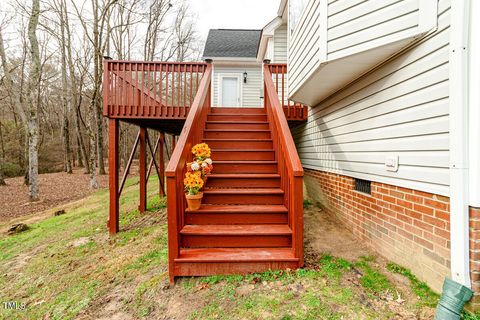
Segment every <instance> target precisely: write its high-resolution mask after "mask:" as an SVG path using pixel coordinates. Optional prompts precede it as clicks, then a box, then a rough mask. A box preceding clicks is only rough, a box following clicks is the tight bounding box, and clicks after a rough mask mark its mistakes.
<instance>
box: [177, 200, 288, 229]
mask: <svg viewBox="0 0 480 320" xmlns="http://www.w3.org/2000/svg"><path fill="white" fill-rule="evenodd" d="M185 223H186V224H197V225H201V224H286V223H288V210H287V208H286V207H285V206H283V205H235V206H228V205H205V204H202V206H201V207H200V209H199V210H194V211H191V210H188V209H187V210H186V211H185Z"/></svg>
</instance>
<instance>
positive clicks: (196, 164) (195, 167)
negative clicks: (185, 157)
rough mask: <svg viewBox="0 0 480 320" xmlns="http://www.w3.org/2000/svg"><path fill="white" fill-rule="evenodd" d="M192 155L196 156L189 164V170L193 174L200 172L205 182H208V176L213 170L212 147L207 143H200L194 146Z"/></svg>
mask: <svg viewBox="0 0 480 320" xmlns="http://www.w3.org/2000/svg"><path fill="white" fill-rule="evenodd" d="M192 153H193V154H194V160H193V161H192V162H191V163H188V164H187V170H189V171H191V172H196V171H200V172H201V174H202V179H203V181H204V182H207V175H208V174H210V173H211V172H212V170H213V161H212V159H211V158H210V156H211V150H210V147H209V146H208V144H206V143H199V144H196V145H194V146H193V148H192Z"/></svg>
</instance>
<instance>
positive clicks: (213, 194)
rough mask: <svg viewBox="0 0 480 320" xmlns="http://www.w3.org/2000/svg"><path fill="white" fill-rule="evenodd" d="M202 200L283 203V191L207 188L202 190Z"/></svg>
mask: <svg viewBox="0 0 480 320" xmlns="http://www.w3.org/2000/svg"><path fill="white" fill-rule="evenodd" d="M207 184H208V182H207ZM202 202H203V203H205V204H283V191H282V190H281V189H279V188H247V189H242V188H229V189H209V188H207V189H206V190H204V191H203V200H202Z"/></svg>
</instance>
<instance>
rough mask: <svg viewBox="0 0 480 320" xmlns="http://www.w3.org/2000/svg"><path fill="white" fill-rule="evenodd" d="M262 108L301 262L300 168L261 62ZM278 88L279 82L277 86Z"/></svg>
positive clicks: (284, 116)
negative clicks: (265, 113)
mask: <svg viewBox="0 0 480 320" xmlns="http://www.w3.org/2000/svg"><path fill="white" fill-rule="evenodd" d="M263 72H264V77H263V78H264V86H265V99H264V103H265V110H266V112H267V116H268V122H269V125H270V130H271V132H272V139H273V147H274V149H275V154H276V160H277V166H278V172H279V174H280V179H281V180H280V186H281V188H282V190H283V192H284V205H285V206H286V207H287V209H288V224H289V226H290V228H291V229H292V247H293V253H294V255H295V257H296V258H298V259H299V263H300V265H301V266H302V265H303V261H304V260H303V168H302V164H301V162H300V158H299V157H298V153H297V150H296V148H295V143H294V141H293V138H292V134H291V132H290V128H289V127H288V123H287V119H286V115H285V110H284V108H283V106H282V105H281V104H280V99H279V95H278V92H277V90H276V88H275V85H274V84H273V80H272V74H271V73H270V68H269V65H264V67H263ZM277 88H278V86H277Z"/></svg>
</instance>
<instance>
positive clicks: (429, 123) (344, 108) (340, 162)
mask: <svg viewBox="0 0 480 320" xmlns="http://www.w3.org/2000/svg"><path fill="white" fill-rule="evenodd" d="M345 2H347V3H349V4H350V3H353V2H355V1H344V0H339V1H336V2H333V3H332V5H333V4H335V5H336V6H340V5H341V4H345ZM357 2H359V1H357ZM407 2H408V1H407ZM382 3H386V1H384V2H382ZM449 9H450V0H440V1H439V5H438V29H437V31H436V32H435V33H433V34H431V35H429V36H428V37H427V38H425V39H423V40H422V41H421V42H419V43H417V44H415V46H413V47H412V48H410V49H409V50H408V51H406V52H404V53H403V54H401V55H400V56H397V57H395V58H394V59H391V60H389V61H388V62H386V63H384V64H383V65H381V66H380V67H378V68H377V69H375V70H374V71H371V72H369V73H368V74H366V75H364V76H363V77H361V78H360V79H358V80H357V81H355V82H353V83H352V84H350V85H349V86H348V87H346V88H344V89H343V90H341V91H339V92H337V93H335V94H333V95H332V96H330V97H329V98H327V99H326V100H324V101H322V102H321V103H320V104H319V105H317V106H316V107H313V108H310V109H309V117H308V121H307V123H306V124H303V125H301V126H299V127H296V128H294V129H293V135H294V138H295V140H296V145H297V150H298V152H299V155H300V157H301V160H302V163H303V165H304V167H305V168H310V169H315V170H321V171H327V172H333V173H338V174H343V175H347V176H352V177H357V178H363V179H367V180H373V181H379V182H383V183H388V184H393V185H398V186H402V187H406V188H412V189H417V190H422V191H427V192H432V193H435V194H440V195H447V196H448V195H449V114H448V112H449V99H448V93H449V83H448V75H449V65H448V58H449V49H448V43H449V24H450V14H449V13H450V12H449ZM338 11H339V12H340V9H338ZM389 155H395V156H398V157H399V158H398V159H399V169H398V171H397V172H392V171H387V170H386V168H385V165H384V162H385V157H386V156H389Z"/></svg>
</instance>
